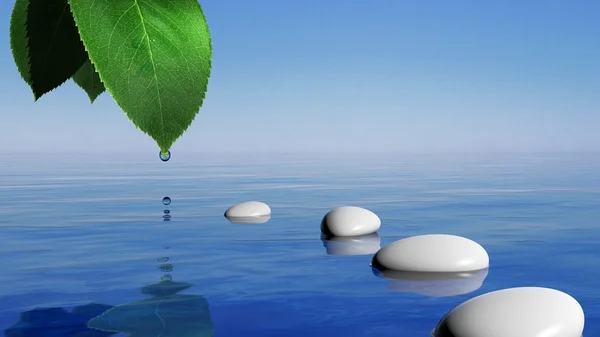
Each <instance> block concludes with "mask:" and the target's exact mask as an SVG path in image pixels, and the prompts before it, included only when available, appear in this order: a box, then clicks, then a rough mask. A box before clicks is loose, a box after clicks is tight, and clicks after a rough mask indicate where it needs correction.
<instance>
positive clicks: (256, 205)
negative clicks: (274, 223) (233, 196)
mask: <svg viewBox="0 0 600 337" xmlns="http://www.w3.org/2000/svg"><path fill="white" fill-rule="evenodd" d="M268 215H271V208H270V207H269V205H267V204H265V203H263V202H259V201H247V202H243V203H241V204H237V205H235V206H232V207H230V208H229V209H228V210H227V211H225V216H226V217H227V218H248V217H264V216H268Z"/></svg>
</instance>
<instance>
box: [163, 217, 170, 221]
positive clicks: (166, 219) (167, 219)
mask: <svg viewBox="0 0 600 337" xmlns="http://www.w3.org/2000/svg"><path fill="white" fill-rule="evenodd" d="M163 221H171V219H169V218H164V219H163Z"/></svg>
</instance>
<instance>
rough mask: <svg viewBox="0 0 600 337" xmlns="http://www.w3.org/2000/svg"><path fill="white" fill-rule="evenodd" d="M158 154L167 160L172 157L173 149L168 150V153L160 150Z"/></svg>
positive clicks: (163, 159) (161, 158)
mask: <svg viewBox="0 0 600 337" xmlns="http://www.w3.org/2000/svg"><path fill="white" fill-rule="evenodd" d="M158 156H159V157H160V160H162V161H167V160H169V159H171V151H168V152H167V154H164V153H163V152H162V151H159V152H158Z"/></svg>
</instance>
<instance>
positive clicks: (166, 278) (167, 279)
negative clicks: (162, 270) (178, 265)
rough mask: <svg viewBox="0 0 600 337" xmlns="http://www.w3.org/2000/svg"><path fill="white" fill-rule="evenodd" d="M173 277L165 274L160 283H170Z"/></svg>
mask: <svg viewBox="0 0 600 337" xmlns="http://www.w3.org/2000/svg"><path fill="white" fill-rule="evenodd" d="M172 280H173V277H171V275H169V274H165V275H164V276H163V277H162V278H161V281H172Z"/></svg>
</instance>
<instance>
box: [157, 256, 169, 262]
mask: <svg viewBox="0 0 600 337" xmlns="http://www.w3.org/2000/svg"><path fill="white" fill-rule="evenodd" d="M157 260H158V262H167V261H169V257H168V256H165V257H161V258H159V259H157Z"/></svg>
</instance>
